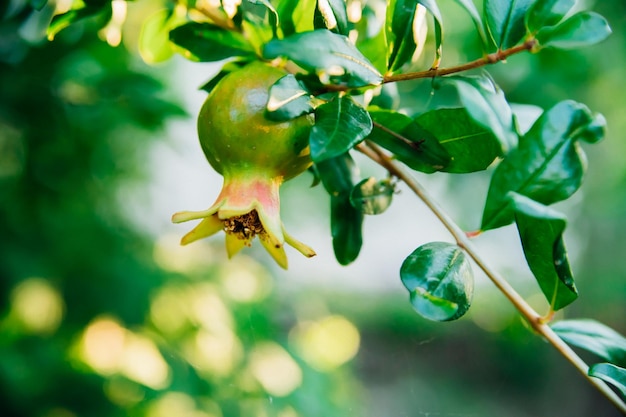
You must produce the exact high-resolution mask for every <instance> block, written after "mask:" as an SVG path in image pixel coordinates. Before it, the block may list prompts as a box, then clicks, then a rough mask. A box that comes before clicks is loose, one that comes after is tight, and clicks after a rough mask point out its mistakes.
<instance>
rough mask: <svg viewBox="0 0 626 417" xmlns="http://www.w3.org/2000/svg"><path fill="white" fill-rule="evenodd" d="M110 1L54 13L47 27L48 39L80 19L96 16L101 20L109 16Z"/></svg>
mask: <svg viewBox="0 0 626 417" xmlns="http://www.w3.org/2000/svg"><path fill="white" fill-rule="evenodd" d="M111 13H112V11H111V3H106V4H102V5H87V6H85V7H82V8H80V9H72V10H70V11H68V12H66V13H63V14H59V15H56V16H54V17H53V18H52V22H50V26H49V27H48V31H47V35H48V39H49V40H52V39H54V37H55V36H56V35H57V34H58V33H59V32H60V31H62V30H63V29H65V28H66V27H68V26H70V25H71V24H74V23H76V22H78V21H80V20H83V19H87V18H90V17H95V16H98V17H100V18H102V19H103V20H108V19H110V18H111Z"/></svg>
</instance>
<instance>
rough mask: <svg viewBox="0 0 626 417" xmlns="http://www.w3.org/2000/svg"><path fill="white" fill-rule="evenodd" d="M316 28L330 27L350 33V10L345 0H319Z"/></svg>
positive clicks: (335, 30)
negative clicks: (347, 9) (348, 10)
mask: <svg viewBox="0 0 626 417" xmlns="http://www.w3.org/2000/svg"><path fill="white" fill-rule="evenodd" d="M314 25H315V28H316V29H328V30H330V31H332V32H335V33H338V34H340V35H348V32H349V29H348V12H347V11H346V2H345V1H344V0H317V5H316V7H315V15H314Z"/></svg>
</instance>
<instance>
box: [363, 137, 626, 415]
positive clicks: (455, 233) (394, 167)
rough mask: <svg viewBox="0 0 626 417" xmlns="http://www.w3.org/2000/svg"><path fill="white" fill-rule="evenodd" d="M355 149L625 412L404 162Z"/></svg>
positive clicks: (372, 149) (368, 148)
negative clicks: (420, 206)
mask: <svg viewBox="0 0 626 417" xmlns="http://www.w3.org/2000/svg"><path fill="white" fill-rule="evenodd" d="M356 149H357V150H358V151H359V152H361V153H363V154H364V155H365V156H367V157H368V158H370V159H371V160H373V161H374V162H376V163H377V164H378V165H380V166H382V167H383V168H385V169H386V170H387V171H388V172H389V173H390V174H391V175H393V176H395V177H396V178H398V179H399V180H401V181H403V182H404V183H405V184H406V185H407V186H408V187H409V188H410V189H411V191H413V193H414V194H415V195H416V196H417V197H418V198H419V199H420V200H422V202H423V203H424V204H426V206H427V207H428V208H429V209H430V210H431V211H432V212H433V214H434V215H435V216H436V217H437V218H438V219H439V221H440V222H441V223H442V224H443V225H444V227H445V228H446V229H447V230H448V232H450V234H451V235H452V237H453V238H454V239H455V240H456V244H457V245H458V246H459V247H460V248H462V249H463V250H464V251H465V252H466V253H467V254H468V255H469V256H470V257H471V258H472V259H473V260H474V262H475V263H476V265H478V267H479V268H480V269H481V270H482V271H483V272H484V273H485V274H486V275H487V277H488V278H489V279H490V280H491V281H492V282H493V283H494V284H495V286H496V287H497V288H498V289H499V290H500V292H502V293H503V294H504V295H505V296H506V297H507V298H508V299H509V301H510V302H511V304H513V306H514V307H515V308H516V309H517V310H518V311H519V313H520V314H521V315H522V316H524V318H526V320H527V321H528V323H529V324H530V325H531V327H532V328H533V329H534V330H535V331H536V332H537V333H539V334H540V335H541V336H543V337H544V338H545V339H546V340H547V341H548V342H549V343H550V344H551V345H552V346H553V347H554V348H555V349H556V350H557V352H559V353H560V354H561V355H562V356H563V357H564V358H565V359H566V360H567V361H568V362H570V363H571V364H572V365H573V366H574V367H575V368H576V369H577V370H578V371H579V372H580V373H581V374H582V375H583V376H584V377H585V379H586V380H587V381H588V382H589V383H590V384H591V385H593V386H594V387H595V388H596V389H597V390H598V391H600V392H601V393H602V394H603V395H604V396H605V397H606V398H607V399H608V400H609V401H610V402H611V403H613V405H614V406H615V407H616V408H617V409H618V410H619V411H620V412H621V413H622V414H624V415H626V404H625V403H624V402H623V401H622V400H621V398H620V397H619V396H618V395H617V394H616V393H615V392H613V390H611V388H610V387H609V386H608V385H607V384H605V383H604V382H603V381H602V380H600V379H598V378H594V377H592V376H589V375H588V371H589V366H588V365H587V364H586V363H585V362H584V361H583V360H582V359H581V358H580V356H578V355H577V354H576V352H574V351H573V350H572V348H570V347H569V346H568V345H567V344H566V343H565V342H564V341H563V339H561V338H560V337H559V336H558V335H557V334H556V333H555V332H554V330H552V328H551V327H550V326H549V325H548V324H547V323H546V321H545V320H544V318H543V317H542V316H541V315H540V314H539V313H537V312H536V311H535V310H534V309H533V308H532V307H531V306H530V305H529V304H528V303H527V302H526V300H525V299H524V298H523V297H522V296H521V295H520V294H519V293H518V292H517V291H515V289H514V288H513V287H512V286H511V284H509V283H508V281H507V280H506V279H504V277H502V276H501V275H500V274H499V273H498V272H496V271H495V270H494V269H492V268H491V267H490V266H489V265H487V263H486V262H485V261H484V260H483V259H482V257H481V256H480V255H479V253H478V250H477V249H476V248H475V246H474V244H473V243H472V242H471V240H470V238H469V237H468V236H467V235H466V233H465V232H464V231H463V230H462V229H461V228H460V227H459V226H458V225H457V224H456V223H455V222H454V221H453V220H452V219H451V218H450V217H449V216H448V215H447V213H446V212H444V211H443V209H441V207H439V205H438V203H437V202H436V201H435V200H434V199H433V198H432V197H431V196H430V195H429V194H428V193H427V191H426V190H425V189H424V188H423V187H422V185H421V184H420V183H419V182H417V181H416V180H415V179H414V178H413V177H412V176H411V175H410V174H409V173H408V172H407V170H406V169H404V168H403V167H402V166H400V165H399V164H398V163H396V162H395V161H393V160H392V159H391V158H390V157H389V156H388V155H387V154H386V153H385V152H383V150H382V149H381V148H380V147H378V146H377V145H376V144H374V143H370V142H367V141H366V142H362V143H360V144H359V145H357V146H356Z"/></svg>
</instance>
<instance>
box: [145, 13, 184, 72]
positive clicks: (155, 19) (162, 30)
mask: <svg viewBox="0 0 626 417" xmlns="http://www.w3.org/2000/svg"><path fill="white" fill-rule="evenodd" d="M176 20H177V19H175V17H174V14H173V13H172V11H171V10H168V9H161V10H158V11H156V12H155V13H153V14H151V15H150V16H149V17H148V18H147V19H146V20H144V22H143V25H142V27H141V33H140V35H139V54H140V55H141V58H142V59H143V60H144V61H145V62H147V63H148V64H156V63H159V62H163V61H167V60H168V59H170V58H171V57H172V55H173V54H174V50H173V49H172V44H171V43H170V38H169V34H170V29H171V28H172V27H174V26H176V24H177V22H176Z"/></svg>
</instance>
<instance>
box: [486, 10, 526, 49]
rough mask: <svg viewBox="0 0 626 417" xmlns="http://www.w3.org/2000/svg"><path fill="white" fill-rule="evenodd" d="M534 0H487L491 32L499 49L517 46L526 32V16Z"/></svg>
mask: <svg viewBox="0 0 626 417" xmlns="http://www.w3.org/2000/svg"><path fill="white" fill-rule="evenodd" d="M532 3H533V0H485V2H484V5H483V6H484V13H485V18H486V20H487V27H488V29H489V33H490V34H491V37H492V38H493V41H494V43H495V45H496V46H497V47H498V49H507V48H510V47H512V46H515V45H517V44H518V43H519V41H520V40H522V38H523V37H524V35H525V34H526V27H525V24H524V16H525V14H526V12H527V11H528V8H529V7H530V6H531V4H532Z"/></svg>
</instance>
